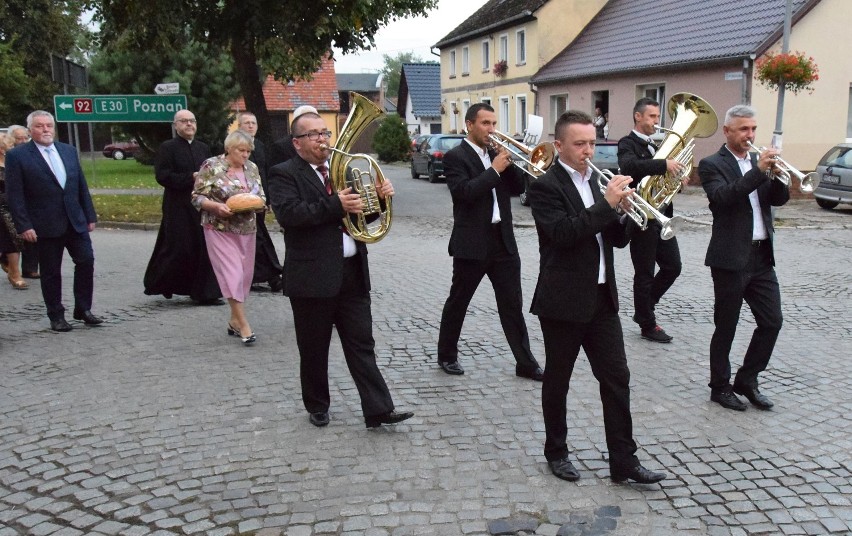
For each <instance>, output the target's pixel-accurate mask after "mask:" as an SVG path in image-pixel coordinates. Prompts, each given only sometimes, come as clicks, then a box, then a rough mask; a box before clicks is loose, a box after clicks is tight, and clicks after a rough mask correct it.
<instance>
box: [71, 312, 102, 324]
mask: <svg viewBox="0 0 852 536" xmlns="http://www.w3.org/2000/svg"><path fill="white" fill-rule="evenodd" d="M74 320H82V321H83V323H84V324H86V325H87V326H97V325H98V324H103V323H104V321H103V319H102V318H98V317H96V316H95V315H93V314H92V312H91V311H74Z"/></svg>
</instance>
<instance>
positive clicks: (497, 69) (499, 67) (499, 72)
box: [494, 60, 509, 76]
mask: <svg viewBox="0 0 852 536" xmlns="http://www.w3.org/2000/svg"><path fill="white" fill-rule="evenodd" d="M508 68H509V66H508V65H507V64H506V60H500V61H498V62H497V63H495V64H494V76H506V70H507V69H508Z"/></svg>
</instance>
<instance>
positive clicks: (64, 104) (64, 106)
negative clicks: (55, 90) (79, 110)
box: [59, 102, 74, 110]
mask: <svg viewBox="0 0 852 536" xmlns="http://www.w3.org/2000/svg"><path fill="white" fill-rule="evenodd" d="M59 107H60V108H62V109H63V110H67V109H68V108H73V107H74V106H73V105H71V104H68V103H67V102H63V103H61V104H60V105H59Z"/></svg>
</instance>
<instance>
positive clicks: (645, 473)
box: [610, 465, 668, 484]
mask: <svg viewBox="0 0 852 536" xmlns="http://www.w3.org/2000/svg"><path fill="white" fill-rule="evenodd" d="M667 476H668V475H667V474H666V473H655V472H654V471H651V470H649V469H645V468H644V467H642V466H641V465H637V466H636V467H634V468H633V469H631V470H630V471H628V472H627V473H611V474H610V479H612V481H613V482H624V481H625V480H632V481H634V482H637V483H639V484H653V483H655V482H659V481H660V480H665V479H666V477H667Z"/></svg>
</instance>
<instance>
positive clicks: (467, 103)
mask: <svg viewBox="0 0 852 536" xmlns="http://www.w3.org/2000/svg"><path fill="white" fill-rule="evenodd" d="M469 108H470V101H469V100H468V99H465V100H463V101H462V109H461V116H462V120H464V118H465V117H467V110H468V109H469Z"/></svg>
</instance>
